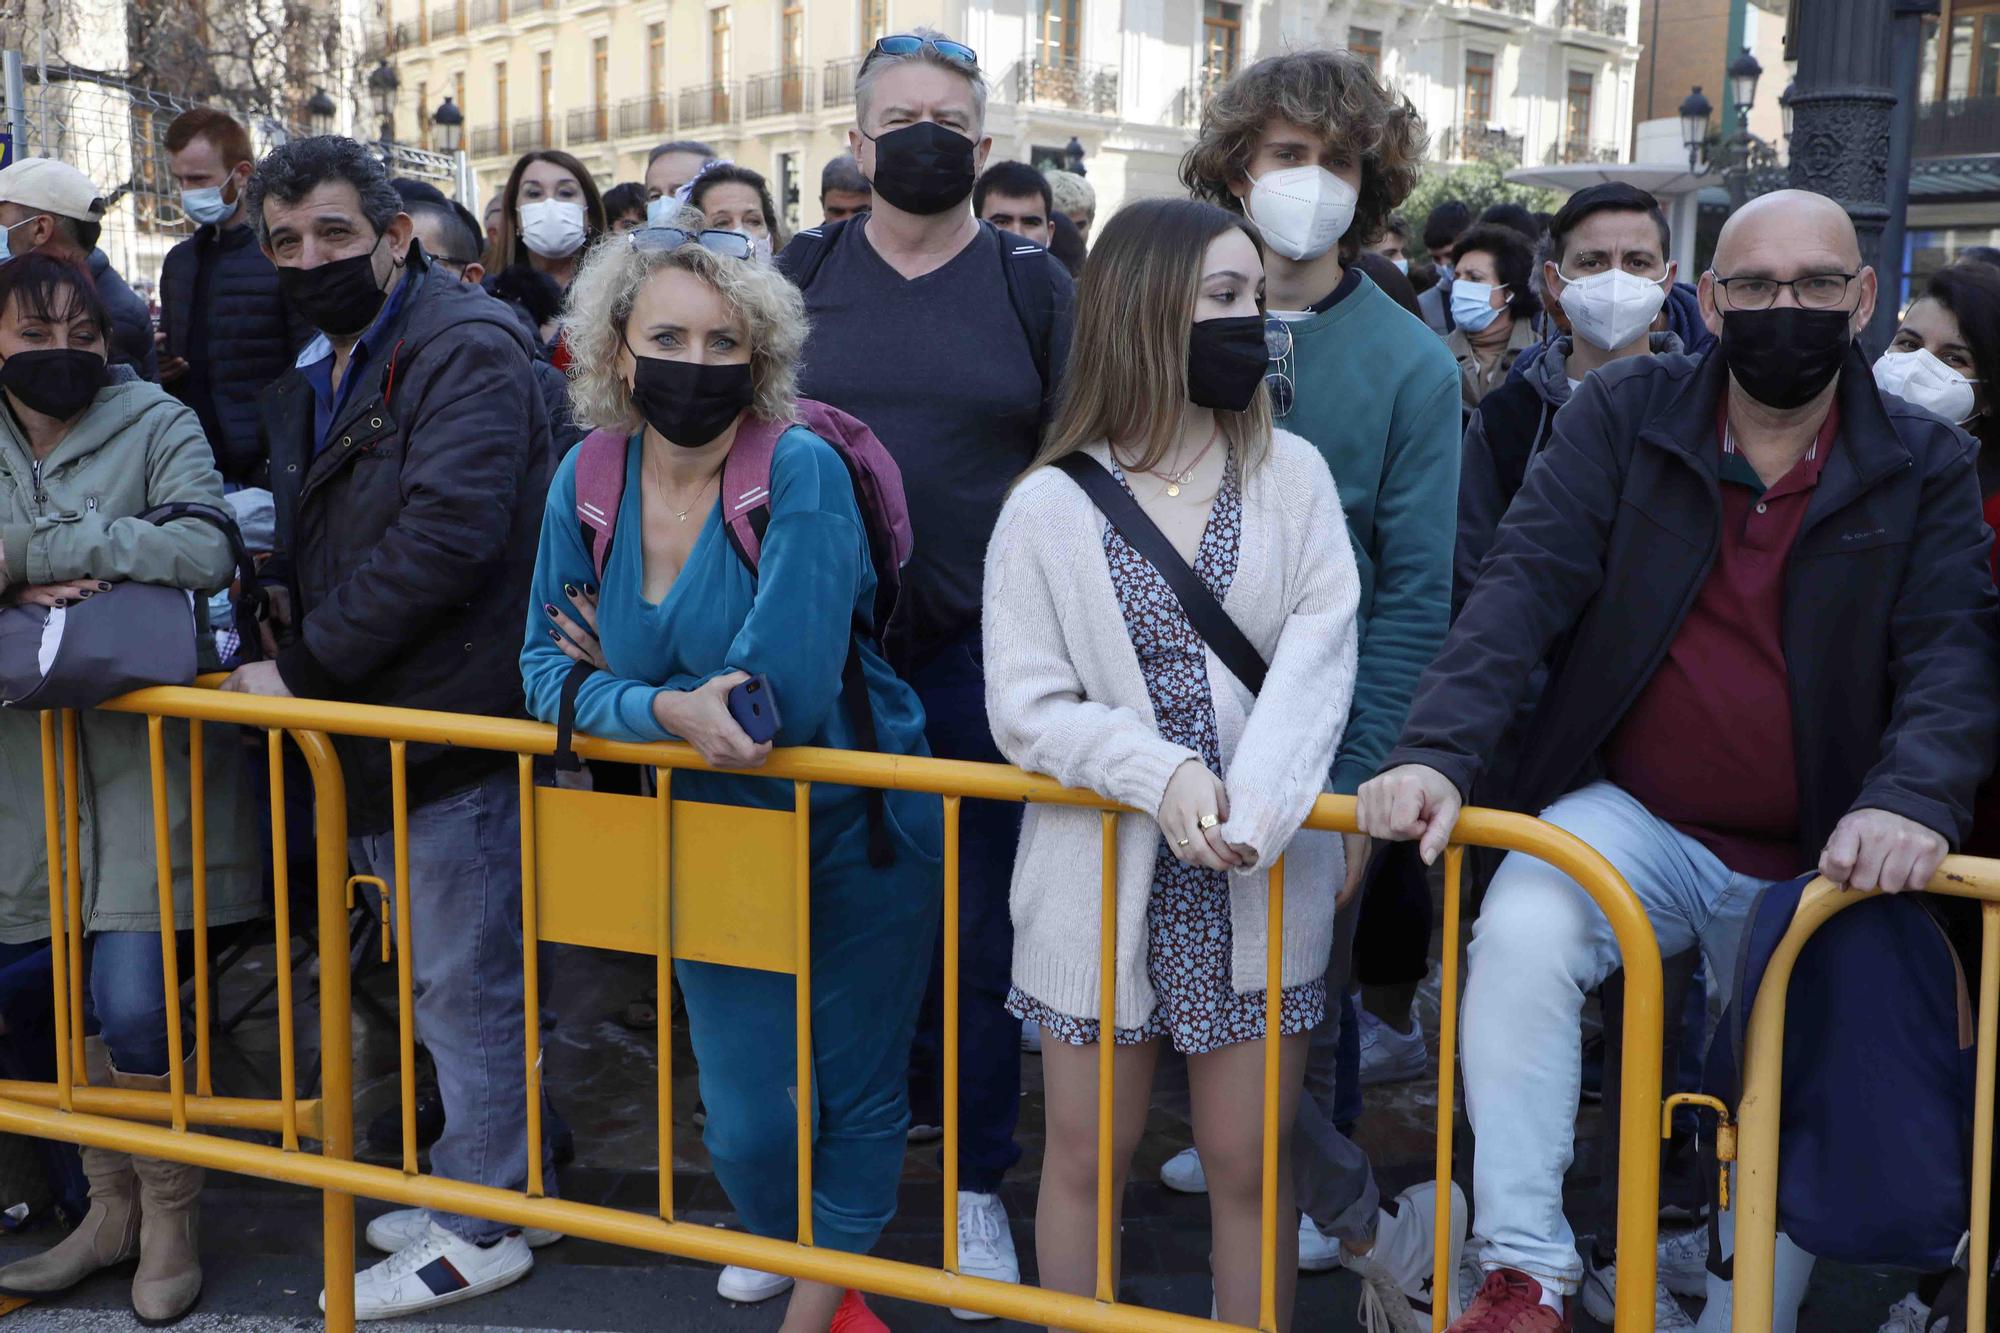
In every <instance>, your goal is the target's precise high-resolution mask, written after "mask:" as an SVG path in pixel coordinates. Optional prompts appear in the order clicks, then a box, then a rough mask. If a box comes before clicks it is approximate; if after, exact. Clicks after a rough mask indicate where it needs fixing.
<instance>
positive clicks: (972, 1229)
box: [951, 1190, 1021, 1323]
mask: <svg viewBox="0 0 2000 1333" xmlns="http://www.w3.org/2000/svg"><path fill="white" fill-rule="evenodd" d="M958 1271H959V1272H961V1273H963V1274H964V1275H965V1276H967V1277H983V1278H990V1279H991V1280H992V1281H995V1282H1015V1283H1018V1282H1019V1281H1020V1280H1021V1261H1020V1259H1019V1258H1018V1257H1017V1256H1016V1255H1015V1253H1014V1233H1013V1232H1012V1231H1010V1230H1009V1229H1008V1227H1007V1205H1006V1204H1004V1203H1001V1202H1000V1196H999V1195H997V1194H974V1193H973V1192H972V1191H970V1190H960V1191H959V1192H958ZM951 1317H952V1318H954V1319H962V1320H964V1321H966V1322H967V1323H983V1322H985V1321H986V1320H989V1319H991V1318H993V1316H992V1315H990V1314H982V1313H980V1312H979V1311H978V1310H960V1309H956V1308H954V1309H953V1310H952V1312H951Z"/></svg>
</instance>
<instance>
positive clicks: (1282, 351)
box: [1264, 315, 1293, 417]
mask: <svg viewBox="0 0 2000 1333" xmlns="http://www.w3.org/2000/svg"><path fill="white" fill-rule="evenodd" d="M1264 353H1265V355H1266V356H1268V357H1270V358H1271V369H1270V370H1269V371H1267V372H1265V375H1264V387H1265V388H1266V389H1267V390H1269V391H1270V394H1271V415H1272V416H1274V417H1285V416H1290V415H1291V413H1292V397H1293V389H1292V369H1293V366H1292V326H1291V325H1289V324H1287V323H1285V321H1284V320H1282V319H1279V318H1278V317H1277V316H1276V315H1266V316H1264Z"/></svg>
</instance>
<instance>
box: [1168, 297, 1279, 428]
mask: <svg viewBox="0 0 2000 1333" xmlns="http://www.w3.org/2000/svg"><path fill="white" fill-rule="evenodd" d="M1270 361H1271V356H1270V353H1269V352H1267V351H1265V350H1264V317H1263V316H1262V315H1232V316H1229V317H1228V318H1225V319H1204V320H1200V321H1198V322H1197V323H1196V324H1195V325H1194V327H1193V328H1191V329H1189V330H1188V361H1187V373H1188V401H1189V402H1191V403H1193V404H1194V405H1195V406H1196V407H1212V408H1215V409H1216V410H1217V411H1221V412H1241V411H1242V410H1243V409H1244V408H1246V407H1248V406H1250V403H1251V401H1252V400H1253V399H1255V398H1256V397H1257V386H1258V385H1260V384H1262V383H1263V382H1264V372H1265V371H1266V370H1267V369H1269V367H1270Z"/></svg>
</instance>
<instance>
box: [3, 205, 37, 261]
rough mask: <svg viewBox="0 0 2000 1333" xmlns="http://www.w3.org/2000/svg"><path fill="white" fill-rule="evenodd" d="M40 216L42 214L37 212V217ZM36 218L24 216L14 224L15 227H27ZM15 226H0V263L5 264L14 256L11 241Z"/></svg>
mask: <svg viewBox="0 0 2000 1333" xmlns="http://www.w3.org/2000/svg"><path fill="white" fill-rule="evenodd" d="M39 216H41V215H40V214H36V217H39ZM34 220H35V219H34V218H22V219H21V220H20V221H19V222H16V223H15V224H14V227H25V226H27V225H28V224H29V223H30V222H33V221H34ZM14 227H0V264H4V263H6V262H7V261H8V260H10V259H12V258H13V257H14V250H13V247H12V245H11V244H10V243H9V242H10V240H11V238H12V235H13V231H14Z"/></svg>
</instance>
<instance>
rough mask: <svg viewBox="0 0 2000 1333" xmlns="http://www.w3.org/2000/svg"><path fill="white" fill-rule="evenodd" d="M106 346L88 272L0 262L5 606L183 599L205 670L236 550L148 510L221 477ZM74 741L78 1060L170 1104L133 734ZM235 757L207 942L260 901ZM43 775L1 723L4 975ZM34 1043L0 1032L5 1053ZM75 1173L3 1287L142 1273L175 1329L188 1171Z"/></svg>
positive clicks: (183, 778) (139, 733)
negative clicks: (157, 592) (86, 1022)
mask: <svg viewBox="0 0 2000 1333" xmlns="http://www.w3.org/2000/svg"><path fill="white" fill-rule="evenodd" d="M110 338H111V326H110V320H109V318H108V317H107V315H106V314H105V310H104V306H103V304H102V303H101V302H100V301H99V300H98V298H97V292H96V289H95V287H94V285H93V284H92V282H91V280H90V274H89V273H88V272H86V271H85V270H84V269H82V268H80V267H78V266H76V265H74V264H71V263H69V262H67V261H64V260H60V259H56V258H54V257H53V256H50V255H48V254H46V253H43V252H41V251H30V252H29V253H28V254H25V255H23V256H21V257H19V258H17V259H13V260H10V261H8V262H7V263H5V264H0V397H4V399H5V402H6V410H5V411H0V475H3V474H8V473H11V474H12V476H13V478H14V484H13V485H11V486H7V487H0V605H4V606H10V607H40V608H47V610H48V614H51V615H57V614H61V613H62V612H63V611H64V610H65V609H67V608H73V607H77V606H80V605H81V604H82V603H83V602H85V601H87V600H88V599H90V598H92V597H96V596H99V595H101V594H104V593H108V592H110V591H111V590H112V589H113V588H114V587H115V586H116V585H117V584H119V583H122V582H131V583H150V584H157V585H162V586H165V587H170V588H183V589H186V590H187V591H189V592H190V593H193V594H195V598H194V605H195V608H196V611H195V615H196V630H197V633H196V636H195V646H196V652H197V654H198V659H199V661H200V663H201V665H202V666H203V668H204V669H207V670H214V669H216V667H217V666H218V665H219V663H218V662H217V660H216V655H215V646H214V641H213V639H212V638H211V637H210V636H209V634H208V632H207V616H206V601H207V594H209V593H211V592H213V591H215V590H216V589H219V588H222V587H224V586H226V585H227V584H228V583H229V580H230V576H231V574H232V573H233V572H234V561H233V560H232V559H231V556H230V550H229V543H228V541H227V539H226V538H224V536H223V535H222V533H221V532H219V531H218V530H217V529H215V528H214V527H211V526H209V525H208V524H207V523H205V522H203V521H201V520H200V519H196V518H179V519H175V520H173V521H172V522H168V523H158V524H156V523H154V522H152V521H150V520H148V519H147V518H145V517H144V515H146V514H147V513H149V512H151V511H152V510H154V509H157V508H159V507H160V506H162V505H169V504H175V503H180V502H185V503H192V504H198V505H207V506H211V507H214V508H216V509H221V508H222V505H223V498H222V478H221V477H220V476H219V475H218V474H217V473H216V470H215V459H214V456H213V455H212V454H211V453H210V452H209V446H208V441H207V439H206V438H204V437H203V435H202V432H201V424H200V422H199V421H197V420H196V418H195V414H194V409H192V408H190V407H188V406H187V405H186V404H184V403H182V402H180V401H179V400H178V399H176V398H174V397H173V396H172V395H170V394H169V393H168V392H167V391H166V390H165V389H162V388H161V387H160V386H159V385H157V384H149V383H147V382H145V381H143V380H140V379H138V378H137V377H136V376H134V375H133V374H132V373H131V371H130V370H129V369H127V368H124V367H119V368H117V369H115V370H114V369H110V368H108V367H107V365H106V363H105V354H106V350H107V348H108V346H109V344H110ZM30 476H32V477H33V478H34V479H35V482H34V485H33V486H32V487H30V486H29V485H28V478H29V477H30ZM77 734H78V747H79V749H78V763H77V771H78V772H79V773H80V774H81V775H82V777H81V779H80V781H81V783H82V790H81V792H80V798H81V799H80V801H79V804H78V809H79V810H80V812H81V818H82V821H83V823H82V825H81V828H80V830H79V834H78V841H79V843H80V845H82V846H84V847H86V848H90V849H92V850H91V851H90V852H89V853H88V854H86V855H85V856H84V857H83V858H82V869H81V874H82V882H81V885H80V889H81V909H82V915H83V929H84V932H85V941H86V948H87V958H88V978H89V981H88V995H89V1008H90V1013H91V1014H92V1016H93V1017H94V1018H95V1019H96V1021H97V1023H98V1025H99V1028H98V1035H97V1036H96V1037H93V1038H92V1039H91V1040H90V1041H89V1042H87V1043H86V1044H85V1055H86V1061H87V1064H88V1065H89V1066H91V1072H90V1081H91V1082H92V1083H94V1084H99V1085H102V1084H105V1083H109V1084H111V1085H112V1086H115V1087H120V1088H141V1089H150V1090H154V1091H164V1090H165V1089H166V1087H167V1084H168V1079H169V1068H170V1066H171V1063H172V1054H173V1052H174V1051H175V1050H176V1049H181V1050H184V1049H186V1047H185V1045H184V1044H175V1043H171V1042H170V1034H169V1032H168V1029H167V1019H166V998H165V992H166V981H165V970H164V967H163V964H162V961H161V956H160V929H161V924H162V923H161V920H160V909H159V903H160V899H159V893H160V886H159V884H158V882H157V881H156V879H155V874H156V865H155V861H154V848H153V838H152V829H153V827H154V823H153V820H154V808H153V785H152V781H151V779H150V778H149V777H148V773H149V772H150V766H149V764H148V760H147V752H148V739H147V722H146V719H144V718H139V717H125V716H119V715H116V714H111V713H104V712H97V711H89V712H83V713H80V714H78V715H77ZM166 748H167V759H166V767H165V773H166V802H167V815H166V818H167V820H168V822H169V824H170V825H171V827H173V828H174V829H176V830H185V829H186V828H187V827H188V823H189V820H190V818H191V814H190V802H191V794H190V786H189V771H188V769H189V759H188V728H187V724H186V723H179V722H172V721H169V722H168V723H167V724H166ZM234 749H235V747H234V746H233V745H232V744H230V743H228V741H227V739H226V735H219V734H217V733H216V731H215V730H214V729H213V728H211V730H210V732H209V740H208V744H207V746H206V747H205V748H204V749H203V751H202V760H203V764H202V766H203V781H204V783H205V784H206V786H205V790H206V793H207V794H206V799H205V805H206V809H207V821H208V844H207V855H206V870H207V903H208V918H207V919H208V924H210V925H220V924H224V923H228V922H237V921H247V920H250V919H251V918H253V917H255V916H256V915H257V914H258V912H259V911H260V910H261V906H262V898H263V894H262V884H263V878H262V873H261V869H260V867H259V865H258V853H257V848H258V846H259V842H258V838H257V832H256V829H255V826H254V824H253V822H252V820H251V819H250V818H249V806H248V804H247V803H246V802H245V801H244V800H243V799H242V795H243V792H242V783H241V777H242V770H241V765H240V764H238V762H237V756H236V754H235V753H234ZM40 773H41V739H40V727H39V726H38V724H37V722H36V720H35V718H34V715H33V714H31V713H24V712H21V711H20V710H17V709H11V708H9V709H0V847H5V848H7V856H6V858H5V861H4V863H0V864H4V869H0V967H4V966H7V965H10V964H13V963H16V962H18V961H21V960H22V959H24V958H27V957H29V956H30V955H32V954H34V953H35V952H36V951H37V950H39V951H41V952H43V953H46V952H47V950H48V948H49V943H48V942H49V933H50V932H49V917H48V912H49V887H48V886H49V866H48V863H47V860H46V858H45V856H44V851H45V848H46V845H47V844H46V843H45V842H44V841H43V837H42V827H41V823H42V792H41V782H40ZM161 855H162V856H164V857H165V858H167V859H166V861H165V862H163V863H162V864H169V865H170V868H171V872H172V876H173V881H174V903H175V916H174V922H173V925H174V927H175V928H176V929H177V930H181V931H187V930H191V929H192V928H193V926H194V912H193V896H194V895H193V891H192V883H193V874H194V868H193V864H192V861H191V856H190V853H189V851H188V848H187V843H186V839H185V838H184V837H176V838H174V839H173V845H172V847H171V848H167V849H162V851H161ZM188 947H189V946H188V945H187V943H186V942H185V939H183V942H182V944H181V948H182V949H186V948H188ZM185 956H186V955H185V954H183V955H182V957H185ZM44 998H45V999H46V998H47V993H46V992H44ZM173 1035H178V1034H173ZM32 1039H33V1034H31V1033H29V1032H24V1031H19V1030H16V1029H15V1027H14V1025H13V1024H12V1023H11V1022H10V1023H9V1024H8V1040H10V1041H11V1042H15V1043H22V1042H27V1041H31V1040H32ZM44 1039H45V1038H44ZM19 1049H20V1048H19V1047H18V1046H17V1047H16V1050H17V1052H19ZM50 1060H51V1063H52V1061H53V1055H52V1054H51V1056H50ZM106 1065H108V1068H106ZM49 1072H50V1074H51V1075H52V1074H53V1072H54V1071H53V1069H52V1068H51V1069H50V1071H49ZM78 1072H79V1073H80V1072H81V1071H78ZM82 1158H83V1170H84V1174H85V1175H86V1176H87V1177H88V1178H89V1181H90V1211H89V1212H88V1213H87V1214H86V1215H85V1217H84V1219H83V1221H82V1222H81V1223H80V1224H79V1225H78V1226H77V1228H76V1230H75V1231H73V1232H72V1233H70V1235H69V1236H68V1237H67V1238H66V1239H64V1240H63V1241H62V1242H60V1243H59V1244H57V1245H56V1246H54V1247H53V1248H51V1249H49V1250H47V1251H45V1252H43V1253H41V1254H38V1255H35V1256H34V1257H32V1258H28V1259H22V1260H19V1261H18V1262H16V1263H12V1264H9V1265H8V1266H7V1267H5V1268H0V1292H5V1293H6V1294H8V1295H14V1296H28V1297H32V1298H34V1299H37V1300H39V1299H42V1298H45V1297H48V1296H53V1295H55V1294H56V1293H57V1292H61V1291H64V1290H67V1289H68V1288H70V1287H72V1286H74V1285H76V1284H77V1283H78V1282H81V1281H83V1280H84V1279H85V1278H86V1277H89V1276H90V1275H91V1274H93V1273H96V1272H98V1271H100V1270H102V1269H105V1268H110V1267H112V1266H113V1265H116V1264H121V1263H126V1262H129V1261H130V1260H132V1259H134V1258H136V1259H138V1261H139V1266H138V1270H137V1272H136V1273H135V1274H134V1275H133V1279H132V1307H133V1309H134V1311H136V1312H137V1314H138V1315H139V1318H140V1319H141V1320H142V1321H143V1322H145V1323H147V1324H163V1323H169V1322H172V1321H173V1320H175V1319H178V1318H179V1317H180V1316H181V1315H182V1314H184V1313H186V1312H187V1310H188V1308H189V1307H190V1306H192V1305H193V1304H194V1301H195V1298H196V1297H197V1295H199V1293H200V1291H201V1264H200V1260H199V1257H198V1255H197V1251H196V1244H195V1228H196V1216H197V1211H198V1200H199V1198H200V1194H201V1179H202V1173H201V1169H200V1168H199V1167H194V1166H188V1165H185V1164H182V1163H179V1162H166V1161H159V1160H156V1159H153V1158H146V1157H130V1156H127V1155H126V1154H124V1153H119V1152H110V1151H108V1150H106V1149H102V1148H91V1147H86V1148H84V1149H83V1153H82Z"/></svg>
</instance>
